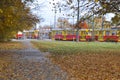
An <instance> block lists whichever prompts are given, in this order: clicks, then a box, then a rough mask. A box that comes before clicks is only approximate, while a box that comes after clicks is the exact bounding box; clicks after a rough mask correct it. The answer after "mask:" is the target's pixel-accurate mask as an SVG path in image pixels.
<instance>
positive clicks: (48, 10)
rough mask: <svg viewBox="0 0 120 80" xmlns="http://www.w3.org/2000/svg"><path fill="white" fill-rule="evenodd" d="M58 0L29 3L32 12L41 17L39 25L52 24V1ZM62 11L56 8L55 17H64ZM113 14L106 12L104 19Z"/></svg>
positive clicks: (39, 0)
mask: <svg viewBox="0 0 120 80" xmlns="http://www.w3.org/2000/svg"><path fill="white" fill-rule="evenodd" d="M58 1H60V0H36V1H35V2H34V5H31V7H32V12H33V13H35V14H36V15H37V16H38V17H39V18H43V19H42V20H41V23H40V25H42V26H44V25H53V24H54V15H55V11H54V8H53V5H52V3H56V2H58ZM50 3H51V4H50ZM52 10H53V11H52ZM63 13H64V12H63ZM63 13H59V11H58V10H57V13H56V17H57V18H58V17H65V16H63V15H62V14H63ZM113 16H114V15H111V14H108V15H106V19H107V20H108V21H110V19H111V17H113ZM70 19H71V18H70ZM70 19H69V20H70ZM56 20H57V19H56ZM71 21H72V20H71Z"/></svg>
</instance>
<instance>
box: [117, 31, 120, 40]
mask: <svg viewBox="0 0 120 80" xmlns="http://www.w3.org/2000/svg"><path fill="white" fill-rule="evenodd" d="M117 36H118V41H120V31H118V32H117Z"/></svg>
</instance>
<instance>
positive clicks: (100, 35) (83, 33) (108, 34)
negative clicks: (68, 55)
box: [52, 29, 120, 42]
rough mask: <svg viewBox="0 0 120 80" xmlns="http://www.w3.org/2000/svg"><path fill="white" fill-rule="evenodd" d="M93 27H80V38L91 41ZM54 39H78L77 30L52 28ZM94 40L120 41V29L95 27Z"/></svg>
mask: <svg viewBox="0 0 120 80" xmlns="http://www.w3.org/2000/svg"><path fill="white" fill-rule="evenodd" d="M92 34H93V32H92V29H80V30H79V40H80V41H90V40H91V39H92ZM52 39H53V40H67V41H74V40H76V30H62V29H59V30H52ZM94 40H96V41H101V42H102V41H115V42H118V41H120V30H119V29H102V30H101V29H95V30H94Z"/></svg>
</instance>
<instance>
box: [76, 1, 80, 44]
mask: <svg viewBox="0 0 120 80" xmlns="http://www.w3.org/2000/svg"><path fill="white" fill-rule="evenodd" d="M77 2H78V10H77V23H78V22H79V13H80V10H79V5H80V4H79V2H80V0H77ZM76 41H77V42H79V27H78V25H77V31H76Z"/></svg>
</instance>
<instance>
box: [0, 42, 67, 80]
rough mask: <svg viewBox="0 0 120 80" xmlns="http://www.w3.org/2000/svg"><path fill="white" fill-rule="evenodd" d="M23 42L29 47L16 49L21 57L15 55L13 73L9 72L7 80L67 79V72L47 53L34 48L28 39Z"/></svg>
mask: <svg viewBox="0 0 120 80" xmlns="http://www.w3.org/2000/svg"><path fill="white" fill-rule="evenodd" d="M22 43H23V44H24V45H25V46H26V47H27V48H26V49H23V50H17V51H14V52H15V53H17V55H19V57H16V56H13V57H14V58H15V60H14V61H13V62H12V64H11V67H10V68H12V74H11V73H10V74H9V73H8V74H7V75H8V76H7V77H8V78H6V79H5V80H67V73H66V72H64V71H62V70H61V69H60V68H59V67H58V66H57V65H54V64H53V63H52V62H51V61H50V60H49V59H48V58H47V57H46V54H47V53H42V52H40V51H39V50H37V49H35V48H33V47H32V45H31V43H30V41H28V40H27V41H22ZM0 80H2V78H1V79H0Z"/></svg>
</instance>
